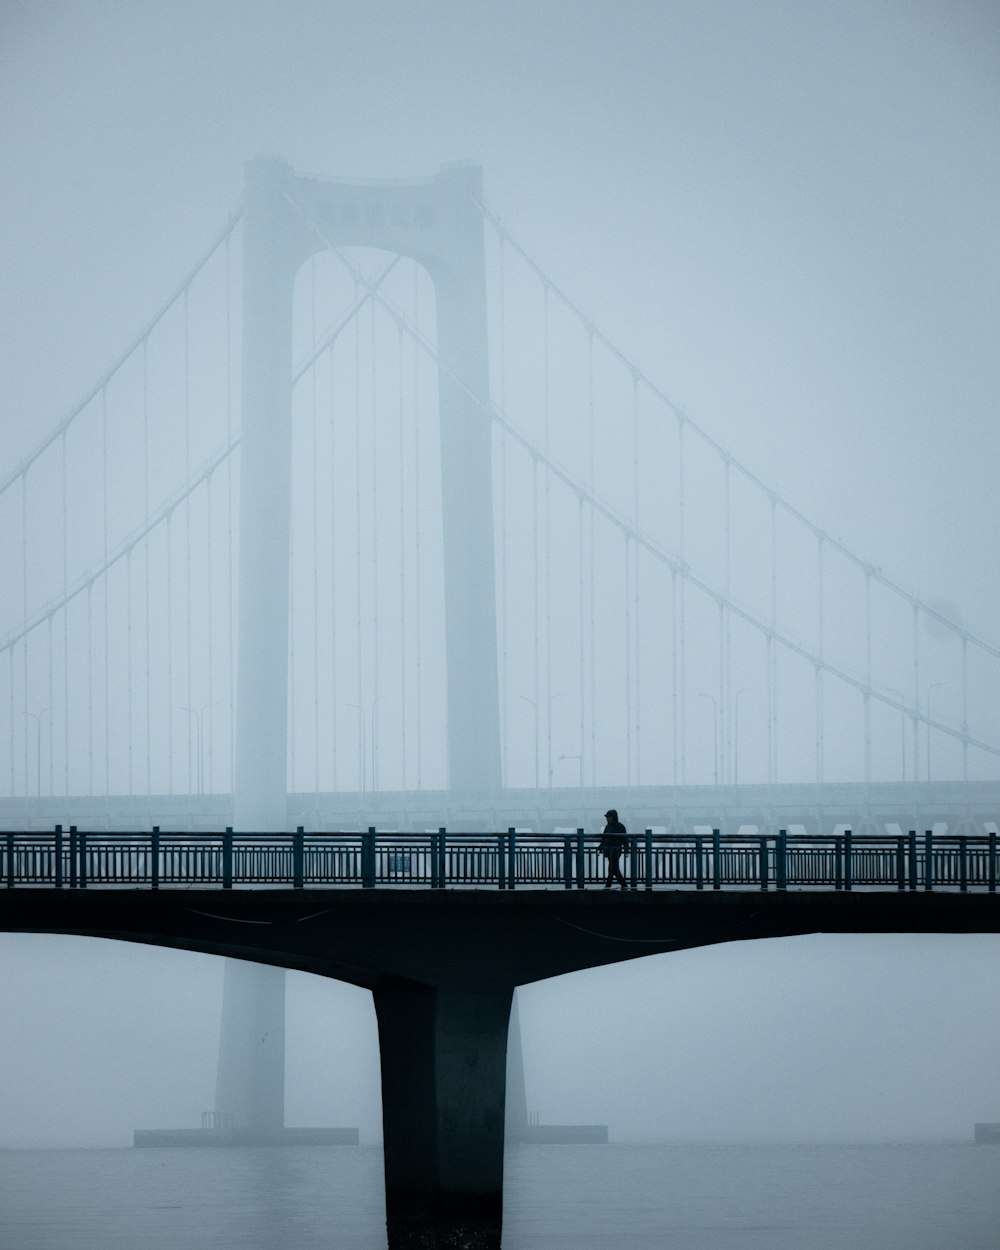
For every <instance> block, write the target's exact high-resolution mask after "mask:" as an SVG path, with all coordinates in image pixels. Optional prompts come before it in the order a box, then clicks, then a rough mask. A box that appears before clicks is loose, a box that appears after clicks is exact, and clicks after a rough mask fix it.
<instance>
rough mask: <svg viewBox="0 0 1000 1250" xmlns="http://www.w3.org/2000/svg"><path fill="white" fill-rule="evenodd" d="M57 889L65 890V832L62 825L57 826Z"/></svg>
mask: <svg viewBox="0 0 1000 1250" xmlns="http://www.w3.org/2000/svg"><path fill="white" fill-rule="evenodd" d="M55 869H56V889H57V890H61V889H62V888H63V830H62V825H56V863H55Z"/></svg>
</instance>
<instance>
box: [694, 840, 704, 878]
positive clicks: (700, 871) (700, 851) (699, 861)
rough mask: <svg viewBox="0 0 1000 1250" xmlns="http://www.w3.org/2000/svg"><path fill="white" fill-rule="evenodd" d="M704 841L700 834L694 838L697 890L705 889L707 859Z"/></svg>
mask: <svg viewBox="0 0 1000 1250" xmlns="http://www.w3.org/2000/svg"><path fill="white" fill-rule="evenodd" d="M702 842H703V839H702V837H701V835H700V834H695V838H694V884H695V889H696V890H703V889H704V888H705V859H704V847H703V846H702Z"/></svg>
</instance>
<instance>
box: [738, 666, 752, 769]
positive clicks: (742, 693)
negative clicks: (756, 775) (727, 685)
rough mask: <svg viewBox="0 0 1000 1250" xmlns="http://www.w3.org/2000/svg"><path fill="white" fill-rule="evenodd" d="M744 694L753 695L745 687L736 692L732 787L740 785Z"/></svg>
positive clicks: (750, 690) (748, 688) (749, 688)
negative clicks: (741, 700) (741, 719)
mask: <svg viewBox="0 0 1000 1250" xmlns="http://www.w3.org/2000/svg"><path fill="white" fill-rule="evenodd" d="M744 694H753V689H752V688H751V687H750V686H747V687H746V688H745V689H743V690H737V692H736V724H735V725H734V726H733V785H734V786H738V785H739V784H740V696H741V695H744Z"/></svg>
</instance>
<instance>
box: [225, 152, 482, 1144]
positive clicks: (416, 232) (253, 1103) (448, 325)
mask: <svg viewBox="0 0 1000 1250" xmlns="http://www.w3.org/2000/svg"><path fill="white" fill-rule="evenodd" d="M481 196H482V173H481V171H480V169H479V168H478V167H476V166H473V165H469V164H459V165H454V166H450V167H447V168H445V169H443V170H441V172H440V173H438V174H437V175H436V176H435V177H434V178H432V179H425V180H420V181H414V182H411V183H397V184H392V185H385V184H382V185H379V184H366V183H357V184H349V183H339V182H338V183H333V182H323V181H318V180H315V179H306V178H300V177H298V176H296V175H295V174H294V172H293V171H292V169H291V167H290V166H289V165H287V164H286V163H285V162H284V161H281V160H274V159H270V158H258V159H256V160H253V161H250V162H249V163H248V165H247V167H246V178H245V185H244V204H243V211H244V219H243V337H242V429H241V440H240V552H239V608H238V612H239V620H238V653H237V670H236V671H237V678H236V726H235V739H236V741H235V768H234V773H235V782H234V793H233V809H234V810H233V822H234V826H235V828H236V829H237V830H240V831H244V832H245V831H259V832H275V831H281V830H284V829H286V828H287V825H288V641H289V637H288V606H289V602H288V601H289V595H288V587H289V565H290V550H289V542H290V516H291V445H292V432H291V431H292V424H291V415H292V384H291V378H292V297H293V290H294V284H295V275H296V273H297V272H298V270H299V268H300V266H301V265H302V264H303V262H304V261H306V260H307V259H308V257H309V256H310V255H311V254H312V253H313V252H316V251H320V250H323V249H324V248H326V247H327V246H330V245H332V246H350V245H354V246H368V247H381V248H385V249H387V250H389V251H394V252H397V253H400V254H403V255H407V256H410V257H412V258H413V259H415V260H416V261H417V262H418V263H419V264H421V265H423V266H424V268H425V269H426V270H427V272H428V273H429V274H430V276H431V278H432V280H433V282H434V287H435V293H436V306H437V349H438V356H439V360H440V367H439V380H438V390H439V408H440V430H441V483H442V501H441V506H442V522H443V524H442V529H443V541H444V617H445V651H446V671H447V685H448V689H447V709H448V767H449V786H450V788H451V789H452V790H453V791H456V792H459V793H479V794H484V793H485V794H495V793H496V792H497V791H498V790H499V788H500V715H499V691H498V688H497V646H496V603H495V593H496V592H495V586H494V555H493V487H492V468H491V438H492V428H491V420H490V415H489V355H488V341H487V321H486V272H485V258H484V247H483V221H482V211H481V208H480V206H479V201H480V200H481ZM331 715H332V712H331ZM225 975H226V988H225V991H224V995H223V1023H222V1042H221V1044H220V1052H219V1064H220V1067H219V1080H218V1088H219V1104H218V1105H219V1110H220V1111H223V1112H226V1111H227V1110H228V1111H230V1112H231V1113H232V1114H233V1115H235V1116H236V1117H237V1119H238V1120H239V1121H240V1122H241V1123H242V1122H243V1121H244V1120H246V1121H247V1122H248V1123H257V1122H258V1121H267V1122H268V1123H269V1124H270V1125H276V1124H278V1123H279V1122H280V1121H279V1112H278V1111H277V1109H276V1107H277V1098H278V1094H277V1091H278V1090H281V1091H282V1093H281V1097H282V1100H283V1088H284V1040H283V1039H284V983H283V973H281V972H274V971H271V970H265V969H256V968H252V967H251V968H248V967H246V966H244V965H240V964H239V963H236V962H233V961H228V962H227V965H226V974H225ZM279 983H280V984H279ZM248 1030H249V1035H250V1038H251V1041H250V1042H247V1041H246V1040H245V1039H244V1036H243V1035H244V1033H246V1032H247V1031H248ZM279 1037H280V1038H281V1039H282V1041H281V1044H280V1047H279V1045H278V1044H277V1039H278V1038H279ZM254 1038H256V1040H255V1041H254V1040H253V1039H254ZM263 1039H271V1040H270V1042H265V1041H264V1040H263ZM227 1069H231V1070H228V1071H227ZM255 1091H256V1092H255ZM230 1104H231V1105H230Z"/></svg>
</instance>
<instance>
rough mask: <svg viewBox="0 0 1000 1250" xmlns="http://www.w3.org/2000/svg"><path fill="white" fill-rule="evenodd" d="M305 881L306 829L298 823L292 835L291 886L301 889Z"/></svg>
mask: <svg viewBox="0 0 1000 1250" xmlns="http://www.w3.org/2000/svg"><path fill="white" fill-rule="evenodd" d="M305 881H306V831H305V827H304V826H303V825H298V826H297V827H296V830H295V833H294V834H293V835H292V888H293V889H296V890H301V889H302V887H303V886H304V885H305Z"/></svg>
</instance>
